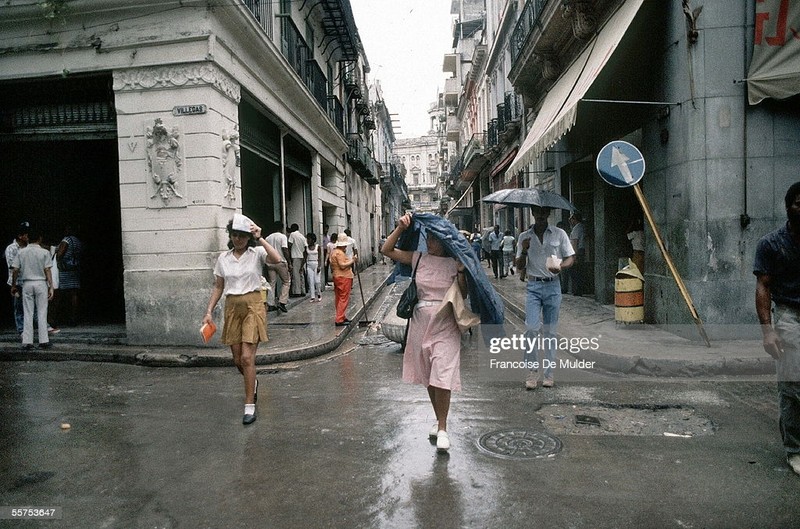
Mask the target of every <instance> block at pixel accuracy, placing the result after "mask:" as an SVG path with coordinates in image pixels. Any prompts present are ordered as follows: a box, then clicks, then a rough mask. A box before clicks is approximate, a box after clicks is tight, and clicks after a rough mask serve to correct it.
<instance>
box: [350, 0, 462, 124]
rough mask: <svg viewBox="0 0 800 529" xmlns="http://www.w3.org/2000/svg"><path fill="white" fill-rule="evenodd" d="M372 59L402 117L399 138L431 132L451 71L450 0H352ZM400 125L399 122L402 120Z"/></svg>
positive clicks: (373, 75)
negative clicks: (434, 106) (445, 67)
mask: <svg viewBox="0 0 800 529" xmlns="http://www.w3.org/2000/svg"><path fill="white" fill-rule="evenodd" d="M350 4H351V5H352V7H353V15H354V17H355V20H356V26H357V27H358V34H359V35H360V36H361V41H362V42H363V43H364V51H365V52H366V54H367V61H369V65H370V73H369V79H370V82H374V81H380V84H381V88H382V89H383V97H384V100H385V101H386V106H387V107H388V109H389V112H390V113H392V114H398V116H392V117H393V118H394V119H399V130H400V132H399V134H398V135H397V137H398V138H414V137H417V136H422V135H424V134H427V133H428V129H429V128H430V122H429V120H428V108H430V105H431V103H434V102H436V96H437V93H438V91H439V90H442V89H443V88H444V80H445V77H447V76H448V75H449V74H445V73H444V72H442V62H444V56H445V54H447V53H450V52H451V51H452V45H453V37H452V35H453V33H452V17H451V16H450V0H350ZM395 128H398V124H397V122H396V123H395Z"/></svg>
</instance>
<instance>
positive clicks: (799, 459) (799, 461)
mask: <svg viewBox="0 0 800 529" xmlns="http://www.w3.org/2000/svg"><path fill="white" fill-rule="evenodd" d="M786 462H787V463H789V466H790V467H792V471H794V473H795V474H797V475H798V476H800V454H792V455H790V456H789V457H787V458H786Z"/></svg>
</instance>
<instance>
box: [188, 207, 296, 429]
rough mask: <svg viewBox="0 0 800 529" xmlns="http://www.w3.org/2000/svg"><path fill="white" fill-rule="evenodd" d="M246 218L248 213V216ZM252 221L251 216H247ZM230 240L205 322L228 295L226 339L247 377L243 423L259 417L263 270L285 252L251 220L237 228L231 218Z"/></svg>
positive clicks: (263, 333)
mask: <svg viewBox="0 0 800 529" xmlns="http://www.w3.org/2000/svg"><path fill="white" fill-rule="evenodd" d="M245 218H246V217H245ZM247 220H248V221H249V219H247ZM227 229H228V235H229V236H230V242H229V243H228V247H229V248H231V249H230V250H228V251H227V252H223V253H222V254H221V255H220V256H219V257H218V258H217V264H216V265H215V266H214V288H212V290H211V299H210V300H209V302H208V310H207V311H206V314H205V316H204V317H203V323H213V317H212V316H211V314H212V313H213V311H214V307H216V306H217V302H218V301H219V300H220V298H221V297H222V296H223V295H224V296H225V325H224V327H223V329H222V343H224V344H225V345H230V347H231V353H232V354H233V362H234V364H236V367H237V368H238V369H239V372H240V373H241V374H242V376H243V377H244V402H245V405H244V417H243V419H242V423H243V424H251V423H252V422H254V421H255V420H256V406H255V403H256V398H257V391H258V381H257V380H256V349H257V348H258V344H259V342H265V341H267V325H266V320H267V312H266V310H265V307H264V302H263V300H262V299H261V274H262V267H263V265H264V264H265V263H273V264H275V263H279V262H280V261H281V255H280V253H278V251H277V250H276V249H275V248H273V247H272V246H271V245H270V244H269V243H268V242H267V241H266V240H265V239H264V238H263V237H262V236H261V228H259V227H258V226H256V225H255V224H252V223H251V224H250V231H249V232H247V231H240V230H235V229H233V221H230V222H228V226H227Z"/></svg>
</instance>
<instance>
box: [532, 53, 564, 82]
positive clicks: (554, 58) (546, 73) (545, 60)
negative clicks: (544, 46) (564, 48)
mask: <svg viewBox="0 0 800 529" xmlns="http://www.w3.org/2000/svg"><path fill="white" fill-rule="evenodd" d="M533 62H534V63H535V64H538V65H539V67H540V68H541V69H542V77H544V78H545V79H547V80H548V81H555V80H556V79H558V76H559V75H561V62H560V61H559V60H558V55H556V54H555V53H552V52H548V53H535V54H534V55H533Z"/></svg>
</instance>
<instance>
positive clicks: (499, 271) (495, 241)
mask: <svg viewBox="0 0 800 529" xmlns="http://www.w3.org/2000/svg"><path fill="white" fill-rule="evenodd" d="M488 239H489V242H488V243H487V244H488V245H489V248H490V254H489V255H490V258H491V261H492V272H494V278H495V279H498V278H500V277H504V276H503V264H502V263H503V250H502V249H501V245H502V244H503V235H502V234H501V233H500V226H499V225H495V227H494V230H493V231H492V232H491V233H489V237H488Z"/></svg>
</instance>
